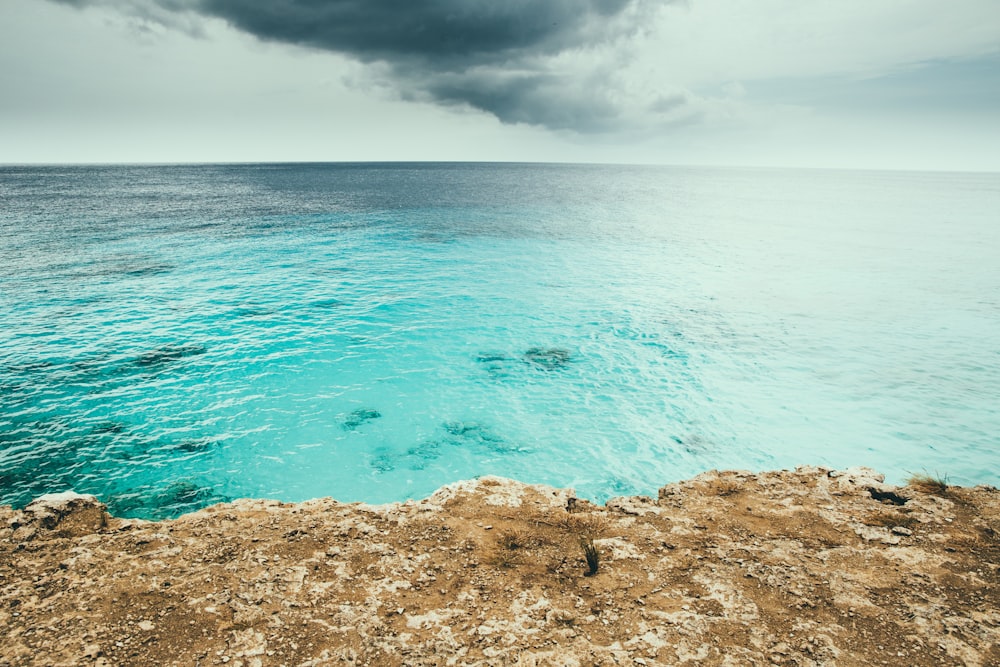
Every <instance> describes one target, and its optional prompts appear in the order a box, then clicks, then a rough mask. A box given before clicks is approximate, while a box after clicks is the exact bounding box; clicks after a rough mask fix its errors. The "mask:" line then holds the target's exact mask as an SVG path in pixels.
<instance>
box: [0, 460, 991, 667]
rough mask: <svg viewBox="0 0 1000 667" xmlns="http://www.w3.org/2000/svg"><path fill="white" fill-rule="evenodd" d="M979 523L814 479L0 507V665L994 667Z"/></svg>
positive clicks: (938, 496)
mask: <svg viewBox="0 0 1000 667" xmlns="http://www.w3.org/2000/svg"><path fill="white" fill-rule="evenodd" d="M998 510H1000V492H998V491H997V490H996V489H994V488H992V487H983V486H981V487H976V488H958V487H948V488H947V489H937V490H935V489H923V490H921V489H918V488H915V487H913V486H908V487H892V486H887V485H885V484H883V478H882V477H881V476H880V475H878V474H877V473H875V472H874V471H872V470H869V469H865V468H857V469H851V470H846V471H833V470H828V469H825V468H812V467H808V468H806V467H804V468H799V469H798V470H795V471H794V472H790V471H782V472H769V473H761V474H750V473H744V472H709V473H706V474H703V475H700V476H698V477H696V478H694V479H692V480H689V481H685V482H681V483H677V484H671V485H668V486H665V487H663V489H661V490H660V492H659V497H658V498H656V499H651V498H644V497H633V498H617V499H613V500H611V501H609V502H608V503H607V505H606V506H604V507H598V506H595V505H592V504H590V503H588V502H586V501H583V500H578V499H576V498H575V497H574V496H573V493H572V492H571V491H567V490H559V489H553V488H549V487H543V486H529V485H525V484H521V483H519V482H515V481H511V480H507V479H501V478H497V477H484V478H481V479H478V480H475V481H470V482H462V483H458V484H453V485H450V486H447V487H444V488H442V489H441V490H439V491H438V492H436V493H435V494H434V495H432V496H431V497H430V498H427V499H425V500H421V501H410V502H406V503H402V504H391V505H381V506H371V505H364V504H356V503H355V504H344V503H339V502H337V501H334V500H330V499H321V500H315V501H311V502H306V503H301V504H284V503H279V502H275V501H268V500H240V501H236V502H234V503H230V504H223V505H216V506H213V507H209V508H207V509H204V510H201V511H199V512H194V513H192V514H188V515H185V516H182V517H180V518H178V519H176V520H172V521H161V522H146V521H138V520H122V519H115V518H111V517H109V516H107V514H106V513H105V512H104V507H103V505H101V504H100V503H98V502H97V501H96V500H95V499H93V498H92V497H90V496H77V495H75V494H72V493H66V494H58V495H54V496H46V497H43V498H42V499H40V500H37V501H35V502H34V503H33V504H32V505H30V506H29V507H28V508H26V509H25V510H24V511H14V510H11V509H10V508H9V507H3V508H0V637H2V643H0V664H3V665H199V666H200V665H223V664H224V665H229V666H230V667H234V666H237V665H240V666H246V667H250V666H263V665H289V666H293V665H294V666H302V667H310V666H313V667H318V666H320V665H521V666H525V667H527V666H541V665H550V666H561V667H569V666H576V665H585V666H590V665H683V664H689V665H769V664H777V665H907V666H910V665H928V666H930V665H934V666H939V665H982V666H987V665H1000V643H998V642H1000V572H998V567H1000V511H998ZM587 545H592V546H593V547H594V548H595V550H596V554H597V558H598V561H597V572H596V573H595V574H593V575H592V576H587V571H588V569H589V566H588V564H587V562H586V558H585V549H584V547H585V546H587Z"/></svg>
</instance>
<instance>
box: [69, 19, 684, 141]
mask: <svg viewBox="0 0 1000 667" xmlns="http://www.w3.org/2000/svg"><path fill="white" fill-rule="evenodd" d="M57 1H59V2H63V3H65V4H70V5H74V6H86V5H104V6H113V7H117V8H119V9H122V10H124V11H126V12H127V13H130V14H133V15H136V16H139V17H142V18H144V19H147V20H152V21H157V22H161V23H163V22H169V21H167V20H165V19H164V15H175V16H181V15H186V16H190V15H202V16H211V17H216V18H221V19H223V20H225V21H226V22H228V23H229V24H231V25H233V26H235V27H237V28H239V29H241V30H243V31H245V32H247V33H249V34H251V35H254V36H256V37H258V38H259V39H262V40H268V41H275V42H282V43H287V44H294V45H298V46H306V47H312V48H317V49H321V50H326V51H332V52H337V53H342V54H345V55H348V56H351V57H354V58H356V59H358V60H361V61H362V62H366V63H374V62H378V63H383V64H384V65H385V67H383V68H380V70H379V71H381V72H383V73H384V75H385V76H386V77H387V78H388V80H389V82H390V83H391V85H392V86H393V88H395V89H396V90H397V91H398V92H399V93H400V94H401V95H403V96H404V97H407V98H410V99H426V100H430V101H434V102H438V103H444V104H450V105H468V106H471V107H473V108H475V109H480V110H483V111H486V112H489V113H491V114H493V115H495V116H496V117H497V118H499V119H500V120H501V121H502V122H505V123H527V124H532V125H541V126H545V127H549V128H553V129H572V130H576V131H581V132H596V131H604V130H608V129H613V127H614V125H615V121H616V118H618V117H619V116H620V115H622V114H623V112H625V111H626V109H624V108H623V102H622V101H621V100H618V101H616V102H613V101H612V96H611V95H609V94H608V90H609V86H611V82H610V80H609V79H610V78H611V77H612V76H613V73H609V72H605V73H604V74H603V75H602V76H601V77H595V76H594V74H593V73H592V72H589V73H588V72H587V71H585V70H584V71H580V70H579V69H578V68H575V67H573V65H572V58H570V61H569V65H567V62H566V59H565V58H563V60H562V61H561V62H560V66H559V67H558V68H557V67H555V66H554V64H553V62H554V60H555V59H557V58H560V57H562V56H566V55H567V54H574V53H578V52H586V51H588V50H592V49H595V48H613V46H614V45H616V44H621V43H622V41H623V40H625V39H627V37H628V36H629V35H631V34H633V33H635V32H636V31H638V30H640V29H641V28H642V26H643V23H644V22H645V20H646V19H647V18H648V17H649V15H650V13H651V12H652V11H655V8H656V6H658V5H662V4H665V3H666V2H669V1H671V0H283V1H278V0H57ZM581 77H582V78H584V79H588V85H587V86H586V89H583V88H581V86H580V80H581Z"/></svg>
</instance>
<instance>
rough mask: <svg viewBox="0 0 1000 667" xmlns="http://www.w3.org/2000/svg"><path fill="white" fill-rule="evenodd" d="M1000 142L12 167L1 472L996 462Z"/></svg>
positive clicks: (134, 491) (132, 505)
mask: <svg viewBox="0 0 1000 667" xmlns="http://www.w3.org/2000/svg"><path fill="white" fill-rule="evenodd" d="M998 267H1000V175H997V174H932V173H892V172H848V171H784V170H739V169H686V168H640V167H635V168H626V167H604V166H602V167H597V166H556V165H498V164H438V165H435V164H395V165H394V164H386V165H247V166H193V167H182V166H171V167H68V168H67V167H33V168H29V167H7V168H0V313H2V328H0V502H2V503H12V504H14V505H15V506H21V505H23V504H25V503H26V502H28V501H29V500H30V499H32V498H33V497H35V496H37V495H39V494H41V493H45V492H50V491H60V490H64V489H68V488H72V489H75V490H77V491H79V492H88V493H94V494H96V495H98V496H100V497H101V498H102V499H104V500H105V501H106V502H108V503H109V505H110V506H111V509H112V511H114V512H116V513H117V514H120V515H127V516H142V517H160V516H171V515H176V514H178V513H180V512H183V511H189V510H191V509H194V508H197V507H200V506H204V505H206V504H210V503H212V502H217V501H218V500H222V499H228V498H236V497H244V496H253V497H273V498H280V499H282V500H286V501H297V500H303V499H307V498H312V497H317V496H327V495H330V496H334V497H336V498H338V499H341V500H364V501H369V502H384V501H392V500H401V499H405V498H412V497H421V496H424V495H426V494H428V493H430V492H431V491H433V490H434V489H436V488H437V487H439V486H440V485H442V484H445V483H447V482H451V481H454V480H458V479H465V478H469V477H473V476H476V475H482V474H499V475H505V476H511V477H515V478H518V479H521V480H524V481H528V482H544V483H549V484H555V485H559V486H572V487H575V488H576V489H577V491H578V493H579V494H580V495H581V496H583V497H588V498H592V499H595V500H598V501H601V500H604V499H606V498H608V497H609V496H613V495H620V494H630V493H647V494H649V493H655V490H656V488H657V487H659V486H661V485H663V484H664V483H667V482H669V481H674V480H678V479H681V478H685V477H688V476H691V475H693V474H696V473H698V472H700V471H702V470H705V469H709V468H744V469H752V470H759V469H767V468H776V467H789V466H795V465H798V464H823V465H830V466H837V467H844V466H851V465H869V466H873V467H875V468H878V469H880V470H882V471H883V472H885V473H887V475H888V476H889V478H890V481H900V480H901V479H903V478H904V477H906V475H907V474H908V473H909V472H920V471H928V472H935V473H939V474H947V475H948V476H949V478H950V480H951V481H952V482H954V483H964V484H971V483H992V484H997V483H1000V435H998V434H1000V400H998V399H997V397H998V396H1000V268H998Z"/></svg>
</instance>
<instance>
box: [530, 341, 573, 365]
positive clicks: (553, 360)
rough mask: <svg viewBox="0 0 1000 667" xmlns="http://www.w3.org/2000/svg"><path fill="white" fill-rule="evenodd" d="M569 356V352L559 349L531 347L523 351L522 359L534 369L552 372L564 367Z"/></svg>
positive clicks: (568, 360)
mask: <svg viewBox="0 0 1000 667" xmlns="http://www.w3.org/2000/svg"><path fill="white" fill-rule="evenodd" d="M571 356H572V355H570V352H569V350H564V349H563V348H561V347H544V348H543V347H531V348H528V349H527V350H526V351H525V353H524V356H523V359H524V360H525V361H527V362H528V363H530V364H532V365H533V366H535V367H536V368H541V369H543V370H547V371H554V370H557V369H560V368H563V367H564V366H566V365H567V364H568V363H569V362H570V358H571Z"/></svg>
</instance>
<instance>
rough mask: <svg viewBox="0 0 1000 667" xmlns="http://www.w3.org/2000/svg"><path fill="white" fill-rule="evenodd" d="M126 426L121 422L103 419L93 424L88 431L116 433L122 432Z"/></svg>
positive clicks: (101, 433)
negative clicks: (103, 420)
mask: <svg viewBox="0 0 1000 667" xmlns="http://www.w3.org/2000/svg"><path fill="white" fill-rule="evenodd" d="M126 428H128V427H127V426H126V425H125V424H123V423H121V422H116V421H105V422H101V423H100V424H97V425H95V426H94V427H93V428H92V429H90V433H91V435H105V434H108V435H116V434H118V433H124V432H125V429H126Z"/></svg>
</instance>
